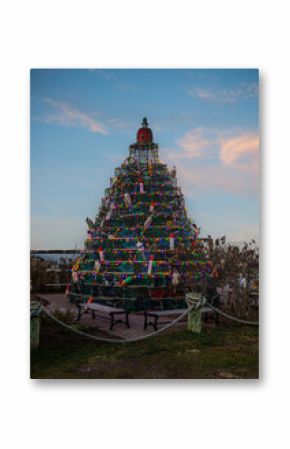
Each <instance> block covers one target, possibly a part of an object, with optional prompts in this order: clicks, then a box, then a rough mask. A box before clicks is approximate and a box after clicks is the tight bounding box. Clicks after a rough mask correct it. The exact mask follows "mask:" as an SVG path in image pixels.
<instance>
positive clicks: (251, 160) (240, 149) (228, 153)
mask: <svg viewBox="0 0 290 449" xmlns="http://www.w3.org/2000/svg"><path fill="white" fill-rule="evenodd" d="M258 157H259V137H258V135H257V134H254V133H252V134H242V135H239V136H235V137H230V138H227V139H222V140H221V151H220V159H221V161H222V162H223V163H224V164H226V165H229V166H232V167H236V168H240V169H242V168H244V169H256V168H257V165H258Z"/></svg>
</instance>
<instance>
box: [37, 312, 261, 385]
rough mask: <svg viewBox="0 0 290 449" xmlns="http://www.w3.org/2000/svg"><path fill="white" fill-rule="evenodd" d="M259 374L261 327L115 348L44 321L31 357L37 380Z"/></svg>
mask: <svg viewBox="0 0 290 449" xmlns="http://www.w3.org/2000/svg"><path fill="white" fill-rule="evenodd" d="M91 331H92V332H94V333H95V334H97V333H98V331H96V330H95V329H94V330H91V329H90V332H91ZM99 335H102V336H104V335H103V334H100V333H99ZM258 372H259V371H258V329H257V328H255V327H248V326H239V325H231V326H228V327H226V326H223V325H221V326H220V327H219V328H214V327H208V328H205V329H204V331H203V333H202V334H201V335H197V334H193V333H191V332H189V331H187V330H183V331H174V332H172V333H166V334H163V335H160V336H157V337H153V338H148V339H146V340H143V341H140V342H136V343H127V344H109V343H102V342H95V341H92V340H89V339H87V338H84V337H80V336H78V335H76V334H73V333H72V332H70V331H67V330H65V329H62V328H60V327H59V326H58V325H57V324H55V323H53V322H51V321H49V320H47V319H44V320H43V321H42V325H41V335H40V347H39V349H38V350H36V351H33V352H32V354H31V377H32V378H33V379H76V378H84V379H151V378H153V379H154V378H157V379H210V378H244V379H256V378H258V375H259V374H258Z"/></svg>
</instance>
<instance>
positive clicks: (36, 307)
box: [30, 301, 42, 350]
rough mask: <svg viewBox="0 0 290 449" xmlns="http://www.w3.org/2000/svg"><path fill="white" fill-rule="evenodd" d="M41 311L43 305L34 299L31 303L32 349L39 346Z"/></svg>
mask: <svg viewBox="0 0 290 449" xmlns="http://www.w3.org/2000/svg"><path fill="white" fill-rule="evenodd" d="M41 312H42V305H41V304H40V303H39V302H36V301H34V302H32V303H31V304H30V347H31V349H32V350H33V349H38V347H39V331H40V315H41Z"/></svg>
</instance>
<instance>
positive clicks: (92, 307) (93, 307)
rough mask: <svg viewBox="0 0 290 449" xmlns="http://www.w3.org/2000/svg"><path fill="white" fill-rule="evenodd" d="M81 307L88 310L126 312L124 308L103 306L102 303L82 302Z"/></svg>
mask: <svg viewBox="0 0 290 449" xmlns="http://www.w3.org/2000/svg"><path fill="white" fill-rule="evenodd" d="M80 307H83V308H86V309H87V310H95V311H97V312H102V313H111V312H118V313H119V312H124V313H125V312H126V311H125V310H124V309H117V308H116V307H110V306H103V305H102V304H80Z"/></svg>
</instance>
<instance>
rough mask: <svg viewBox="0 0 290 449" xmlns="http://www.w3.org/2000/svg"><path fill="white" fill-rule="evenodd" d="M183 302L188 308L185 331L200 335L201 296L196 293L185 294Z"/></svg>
mask: <svg viewBox="0 0 290 449" xmlns="http://www.w3.org/2000/svg"><path fill="white" fill-rule="evenodd" d="M185 301H186V303H187V305H188V307H189V312H188V315H187V329H188V330H189V331H191V332H196V333H198V334H200V333H201V330H202V311H201V309H202V294H201V293H198V292H190V293H186V294H185Z"/></svg>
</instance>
